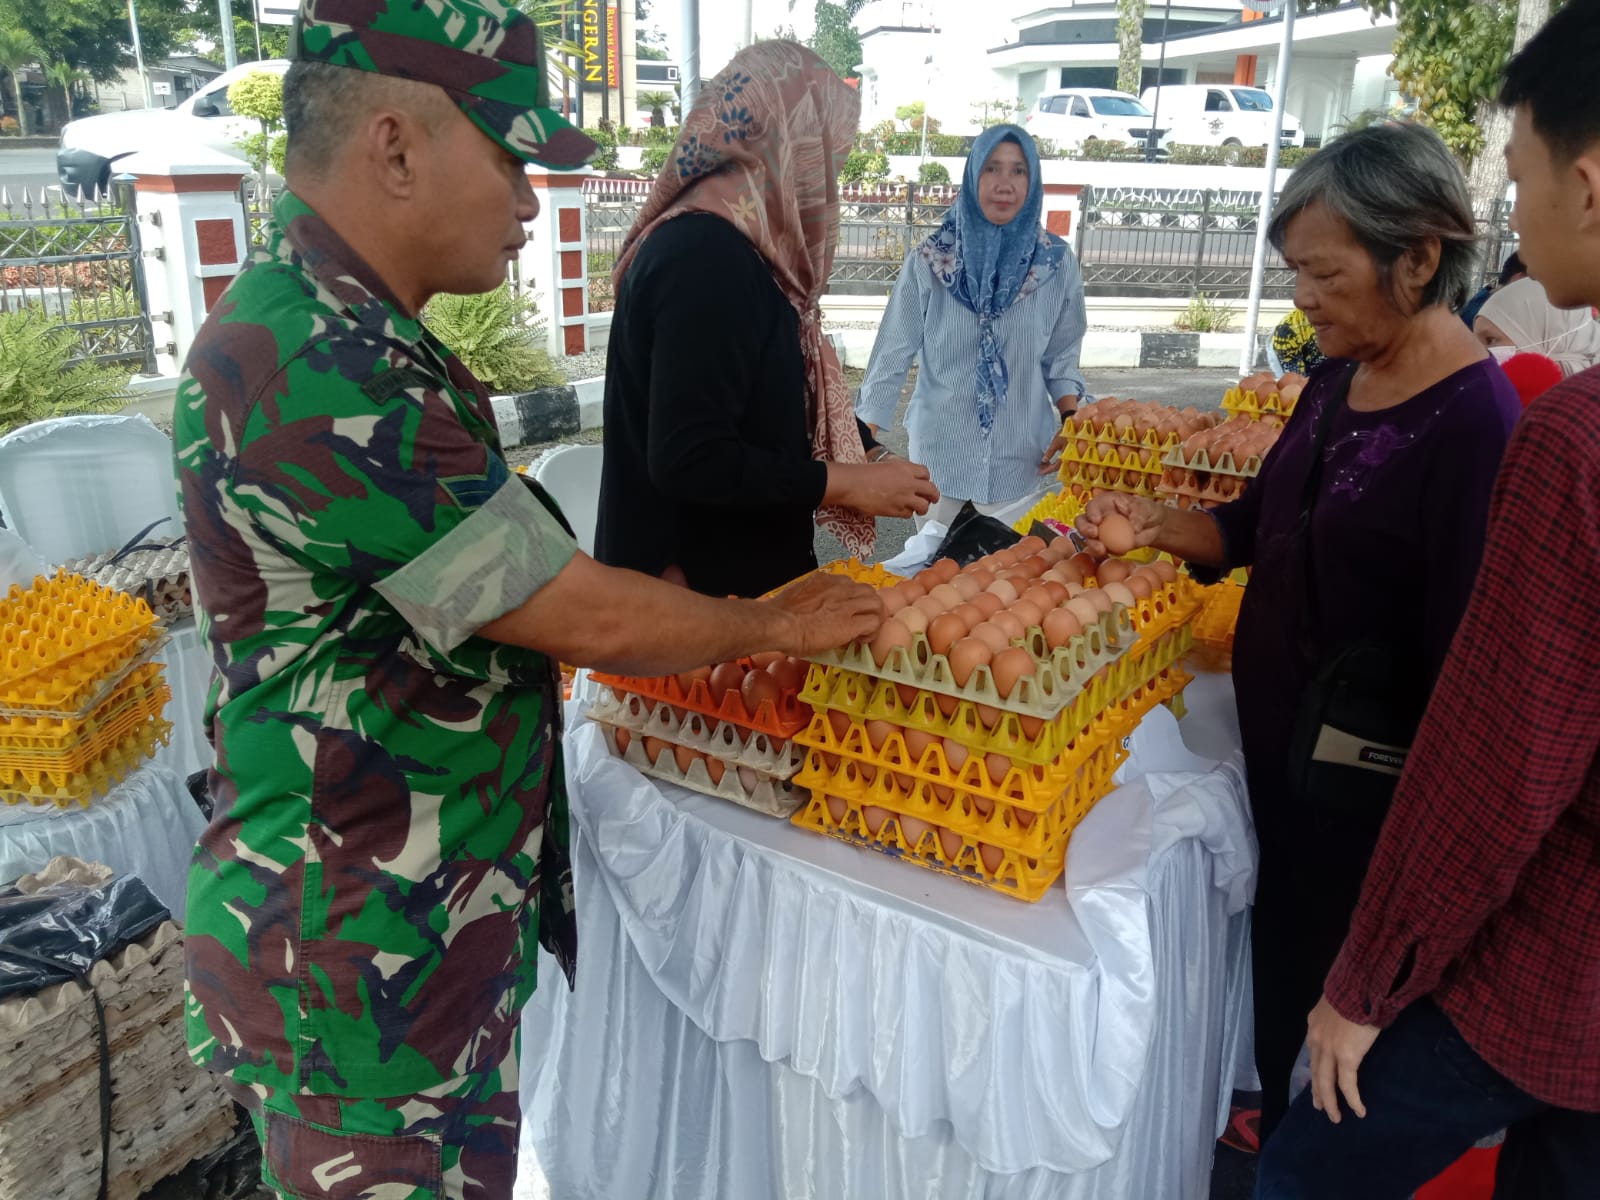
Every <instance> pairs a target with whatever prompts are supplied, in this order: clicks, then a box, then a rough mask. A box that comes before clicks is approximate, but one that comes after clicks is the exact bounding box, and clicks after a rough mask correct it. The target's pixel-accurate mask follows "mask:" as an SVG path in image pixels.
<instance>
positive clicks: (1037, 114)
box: [1025, 88, 1171, 152]
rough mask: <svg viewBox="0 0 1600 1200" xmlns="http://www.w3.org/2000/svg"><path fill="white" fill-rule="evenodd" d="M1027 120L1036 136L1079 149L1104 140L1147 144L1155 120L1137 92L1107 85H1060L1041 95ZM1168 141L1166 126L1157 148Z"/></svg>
mask: <svg viewBox="0 0 1600 1200" xmlns="http://www.w3.org/2000/svg"><path fill="white" fill-rule="evenodd" d="M1025 124H1026V125H1027V128H1028V132H1029V133H1031V134H1033V136H1034V137H1036V138H1044V139H1046V140H1047V141H1051V142H1054V143H1055V144H1056V146H1057V147H1059V148H1062V149H1073V150H1076V149H1078V148H1079V147H1081V146H1082V145H1083V144H1084V143H1085V142H1101V141H1103V142H1129V143H1132V144H1134V145H1137V146H1144V145H1145V144H1146V140H1147V138H1148V137H1149V135H1150V129H1151V124H1152V122H1151V117H1150V110H1149V108H1147V107H1146V106H1145V105H1144V104H1142V103H1140V101H1139V98H1138V97H1137V96H1130V95H1128V94H1127V93H1126V92H1113V91H1110V90H1108V89H1106V88H1061V89H1059V90H1058V91H1053V92H1046V93H1045V94H1044V95H1042V96H1040V97H1039V99H1038V100H1037V101H1035V102H1034V106H1033V108H1032V109H1031V110H1030V111H1029V113H1028V116H1027V120H1026V122H1025ZM1163 124H1165V122H1163ZM1169 141H1171V137H1170V135H1169V133H1168V132H1167V131H1166V130H1164V129H1158V130H1156V147H1157V151H1158V152H1159V151H1160V150H1163V149H1165V148H1166V145H1167V143H1168V142H1169Z"/></svg>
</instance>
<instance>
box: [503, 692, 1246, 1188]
mask: <svg viewBox="0 0 1600 1200" xmlns="http://www.w3.org/2000/svg"><path fill="white" fill-rule="evenodd" d="M1192 700H1193V701H1194V702H1195V703H1197V704H1201V705H1219V706H1220V707H1222V708H1223V709H1225V710H1227V715H1226V716H1225V717H1224V718H1221V719H1212V720H1209V722H1208V721H1205V720H1203V721H1201V722H1198V723H1197V727H1198V729H1199V731H1200V732H1203V733H1204V734H1205V738H1206V740H1209V741H1211V743H1212V746H1211V747H1210V748H1209V749H1208V751H1207V752H1208V754H1211V755H1212V756H1213V757H1214V756H1215V755H1216V753H1217V752H1219V751H1220V752H1222V753H1224V754H1227V753H1228V751H1229V747H1230V743H1231V746H1233V747H1236V746H1237V737H1236V733H1234V736H1233V737H1232V738H1230V737H1229V736H1228V735H1229V733H1230V732H1233V731H1232V730H1231V729H1230V718H1231V696H1230V695H1229V693H1228V690H1227V688H1226V681H1216V680H1210V679H1206V680H1203V681H1201V683H1200V684H1198V685H1197V687H1196V689H1194V695H1193V696H1192ZM1176 728H1177V727H1176V723H1175V722H1173V721H1172V719H1171V717H1170V715H1169V714H1167V713H1166V712H1165V711H1164V710H1159V711H1158V712H1157V713H1155V714H1153V715H1152V717H1151V718H1150V719H1149V720H1147V722H1146V723H1145V725H1144V726H1142V727H1141V729H1140V730H1139V731H1138V732H1137V733H1136V734H1135V740H1134V744H1133V746H1132V749H1133V752H1134V754H1133V758H1132V760H1130V763H1129V764H1128V766H1127V767H1126V768H1125V771H1128V772H1130V774H1131V776H1133V779H1132V782H1131V783H1128V784H1126V785H1125V786H1123V787H1122V788H1120V789H1119V790H1118V791H1117V792H1116V793H1114V794H1113V795H1112V796H1110V797H1108V798H1107V799H1105V800H1104V801H1102V802H1101V803H1100V804H1099V805H1098V806H1097V808H1096V809H1095V811H1094V812H1093V813H1092V814H1091V815H1090V816H1089V818H1088V819H1086V820H1085V822H1084V823H1083V825H1082V826H1081V827H1080V828H1079V830H1078V832H1077V834H1076V835H1075V837H1074V839H1073V843H1072V849H1071V853H1070V855H1069V858H1068V865H1067V877H1066V881H1065V886H1064V887H1058V888H1055V889H1052V891H1051V893H1050V895H1049V896H1047V897H1046V898H1045V899H1044V900H1042V901H1040V902H1039V903H1038V904H1034V905H1027V904H1022V903H1019V902H1017V901H1014V900H1011V899H1008V898H1005V897H1002V896H999V895H996V894H994V893H991V892H988V891H987V890H984V889H979V888H974V887H971V886H968V885H965V884H962V883H960V882H958V881H956V880H952V879H947V878H943V877H940V876H936V875H933V874H931V873H929V872H924V871H918V870H915V869H913V868H910V867H906V866H903V865H901V864H896V863H893V862H890V861H887V860H886V859H884V858H882V857H880V856H878V855H875V854H873V853H872V852H869V851H864V850H860V849H857V848H855V847H851V846H848V845H845V844H843V843H839V842H835V841H832V840H830V839H825V838H820V837H817V836H815V835H813V834H808V833H805V832H802V831H800V830H796V829H794V828H792V827H791V826H789V825H787V824H786V823H783V822H774V821H771V820H769V819H767V818H763V817H759V816H756V815H754V814H751V813H747V812H745V811H744V810H742V809H739V808H737V807H735V806H732V805H729V804H726V803H724V802H722V801H719V800H715V799H712V798H708V797H701V796H697V795H695V794H694V793H690V792H687V791H684V790H682V789H678V788H673V787H671V786H666V785H659V784H657V783H655V782H653V781H650V780H647V779H645V778H643V777H641V776H640V775H639V774H638V773H637V772H635V771H633V770H632V768H630V767H628V766H626V765H625V764H623V763H620V762H618V761H616V760H615V759H612V758H610V757H609V756H608V755H607V754H606V753H605V749H604V745H603V742H602V740H601V738H600V736H599V733H598V730H597V729H596V728H595V727H593V726H590V725H587V724H584V723H579V724H577V725H576V726H575V727H574V729H573V731H572V733H571V734H570V735H569V741H568V753H569V766H568V771H569V776H570V778H571V783H572V791H573V808H574V831H573V832H574V840H575V851H576V869H577V887H578V911H579V920H580V956H579V962H580V966H579V976H578V990H577V992H576V994H575V995H573V996H570V997H569V995H568V994H567V992H566V990H565V989H564V987H562V986H561V985H560V982H559V981H560V976H559V974H558V972H556V970H555V968H554V966H553V964H551V963H550V962H548V960H547V961H546V962H545V964H544V969H543V970H542V971H541V975H540V979H541V984H542V986H541V987H540V988H539V990H538V992H537V993H536V995H535V998H534V1001H533V1002H532V1003H531V1004H530V1006H529V1009H528V1012H527V1014H526V1017H525V1021H524V1066H525V1071H524V1078H523V1082H522V1088H523V1097H524V1108H525V1111H526V1114H527V1117H528V1120H527V1122H526V1124H525V1127H524V1137H525V1140H526V1141H527V1143H529V1144H530V1145H531V1146H532V1147H533V1149H534V1152H535V1153H536V1154H537V1157H538V1160H539V1163H540V1165H541V1166H542V1168H543V1170H544V1172H545V1174H546V1175H547V1176H548V1178H549V1181H550V1189H551V1195H552V1196H556V1197H560V1198H561V1200H580V1198H587V1197H595V1198H599V1197H607V1198H611V1197H619V1198H620V1197H629V1198H632V1197H641V1198H643V1197H650V1198H652V1200H653V1198H657V1197H660V1198H667V1197H677V1198H682V1200H690V1198H693V1200H713V1198H726V1200H751V1198H762V1200H764V1198H766V1197H771V1196H782V1197H796V1198H799V1197H806V1198H808V1200H809V1198H813V1197H814V1198H818V1200H856V1198H860V1197H874V1198H877V1197H883V1198H885V1200H889V1198H894V1197H904V1198H905V1200H928V1198H932V1197H949V1198H951V1200H955V1198H957V1197H960V1198H963V1200H965V1198H969V1197H973V1196H980V1195H981V1196H986V1197H1006V1198H1012V1197H1016V1198H1019V1200H1021V1198H1033V1197H1127V1198H1135V1197H1137V1198H1139V1200H1145V1198H1154V1197H1161V1198H1162V1200H1166V1198H1169V1197H1170V1198H1180V1197H1186V1196H1202V1195H1204V1194H1205V1190H1206V1184H1207V1180H1208V1177H1209V1170H1210V1163H1211V1152H1212V1146H1213V1142H1214V1139H1215V1137H1216V1135H1217V1133H1218V1132H1219V1131H1220V1129H1221V1127H1222V1124H1223V1122H1224V1121H1225V1119H1226V1114H1227V1101H1228V1096H1229V1094H1230V1093H1231V1090H1232V1088H1233V1086H1234V1084H1235V1082H1236V1080H1237V1078H1239V1077H1240V1076H1241V1073H1242V1072H1241V1064H1242V1063H1243V1062H1245V1061H1247V1059H1248V1056H1249V1046H1248V1036H1247V1035H1246V1034H1245V1032H1244V1031H1245V1029H1246V1027H1247V1026H1248V1020H1249V1007H1248V996H1249V970H1248V915H1247V909H1246V906H1247V904H1248V900H1249V896H1250V891H1251V888H1252V886H1253V877H1254V861H1255V857H1254V845H1253V837H1252V835H1251V831H1250V829H1249V825H1248V817H1247V815H1246V807H1245V803H1244V788H1243V781H1242V772H1241V771H1240V770H1239V767H1238V763H1237V761H1236V760H1234V759H1233V758H1232V756H1231V754H1230V755H1229V761H1228V762H1225V763H1222V764H1220V765H1219V764H1217V763H1215V762H1212V761H1208V760H1204V759H1199V758H1196V757H1194V756H1193V755H1191V754H1190V753H1189V752H1188V751H1186V750H1185V749H1184V747H1183V745H1182V743H1181V742H1180V741H1179V740H1178V738H1177V736H1176ZM1245 1070H1247V1068H1245Z"/></svg>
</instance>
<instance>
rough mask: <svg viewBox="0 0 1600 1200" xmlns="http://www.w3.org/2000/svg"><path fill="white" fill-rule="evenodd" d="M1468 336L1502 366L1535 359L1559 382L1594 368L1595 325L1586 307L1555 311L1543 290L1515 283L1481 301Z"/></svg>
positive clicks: (1598, 357) (1599, 354)
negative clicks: (1552, 369)
mask: <svg viewBox="0 0 1600 1200" xmlns="http://www.w3.org/2000/svg"><path fill="white" fill-rule="evenodd" d="M1472 331H1473V332H1474V333H1475V334H1477V335H1478V340H1479V341H1480V342H1482V343H1483V344H1484V345H1485V346H1486V347H1488V349H1489V353H1490V354H1492V355H1494V356H1495V357H1496V358H1497V359H1499V360H1500V361H1501V362H1502V363H1503V362H1505V361H1506V360H1507V359H1509V358H1511V357H1512V356H1514V355H1521V354H1539V355H1543V356H1544V357H1545V358H1548V359H1550V360H1551V361H1552V362H1554V363H1555V364H1556V366H1558V367H1559V368H1560V369H1561V377H1562V378H1563V379H1565V378H1567V377H1569V376H1572V375H1576V374H1577V373H1578V372H1579V371H1584V370H1587V369H1588V368H1590V367H1592V366H1596V365H1600V322H1597V321H1596V320H1595V319H1594V314H1593V313H1592V312H1591V311H1590V310H1589V309H1587V308H1571V309H1561V308H1556V307H1555V306H1554V305H1552V304H1551V303H1550V300H1549V298H1548V297H1547V296H1546V295H1545V293H1544V285H1543V284H1541V283H1539V282H1537V281H1536V280H1533V279H1526V278H1524V279H1519V280H1517V281H1516V282H1515V283H1512V284H1508V285H1506V286H1505V287H1503V288H1501V289H1500V290H1499V291H1497V292H1495V293H1494V295H1492V296H1490V297H1489V299H1488V300H1486V301H1484V305H1483V308H1482V309H1480V310H1479V312H1478V318H1477V320H1476V321H1474V322H1473V326H1472Z"/></svg>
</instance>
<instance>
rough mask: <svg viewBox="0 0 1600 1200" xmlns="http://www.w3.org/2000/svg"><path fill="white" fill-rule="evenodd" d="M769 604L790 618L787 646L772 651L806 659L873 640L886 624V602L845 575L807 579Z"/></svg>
mask: <svg viewBox="0 0 1600 1200" xmlns="http://www.w3.org/2000/svg"><path fill="white" fill-rule="evenodd" d="M769 603H771V604H773V605H776V606H777V607H778V608H779V609H781V610H782V611H783V612H784V613H785V615H786V616H787V617H788V618H789V620H788V622H787V624H788V626H789V632H788V634H787V635H786V641H785V644H784V645H780V646H774V647H773V649H775V650H782V651H783V652H784V653H785V654H792V655H796V656H803V655H807V654H818V653H821V652H822V651H824V650H835V649H837V648H838V647H840V646H843V645H847V644H848V643H850V642H853V641H857V640H859V639H862V638H869V637H871V636H872V635H873V634H874V633H876V632H877V631H878V626H879V625H881V624H883V602H882V601H881V600H879V599H878V593H877V592H876V591H875V590H874V589H872V588H870V587H868V586H867V585H866V584H864V583H855V582H853V581H852V580H849V579H846V578H845V577H844V576H842V575H824V574H816V575H808V576H806V577H805V578H804V579H802V580H801V581H800V582H799V583H795V584H791V585H790V586H789V587H787V588H785V589H784V590H783V591H781V592H779V593H778V594H777V595H776V596H774V597H773V598H772V599H771V601H769Z"/></svg>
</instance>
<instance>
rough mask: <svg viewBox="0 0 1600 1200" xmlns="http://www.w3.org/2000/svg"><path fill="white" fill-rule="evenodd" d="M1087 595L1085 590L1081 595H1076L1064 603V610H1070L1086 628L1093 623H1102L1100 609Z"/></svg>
mask: <svg viewBox="0 0 1600 1200" xmlns="http://www.w3.org/2000/svg"><path fill="white" fill-rule="evenodd" d="M1087 597H1088V593H1087V592H1085V593H1084V594H1083V595H1081V596H1074V597H1073V598H1072V599H1071V600H1068V601H1067V602H1066V604H1064V605H1062V611H1063V612H1069V613H1071V614H1072V615H1073V616H1075V617H1077V618H1078V624H1080V625H1082V626H1083V628H1085V629H1088V628H1089V627H1090V626H1091V625H1098V624H1099V623H1100V610H1099V609H1098V608H1096V607H1095V606H1094V605H1093V604H1090V603H1089V601H1088V598H1087Z"/></svg>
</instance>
